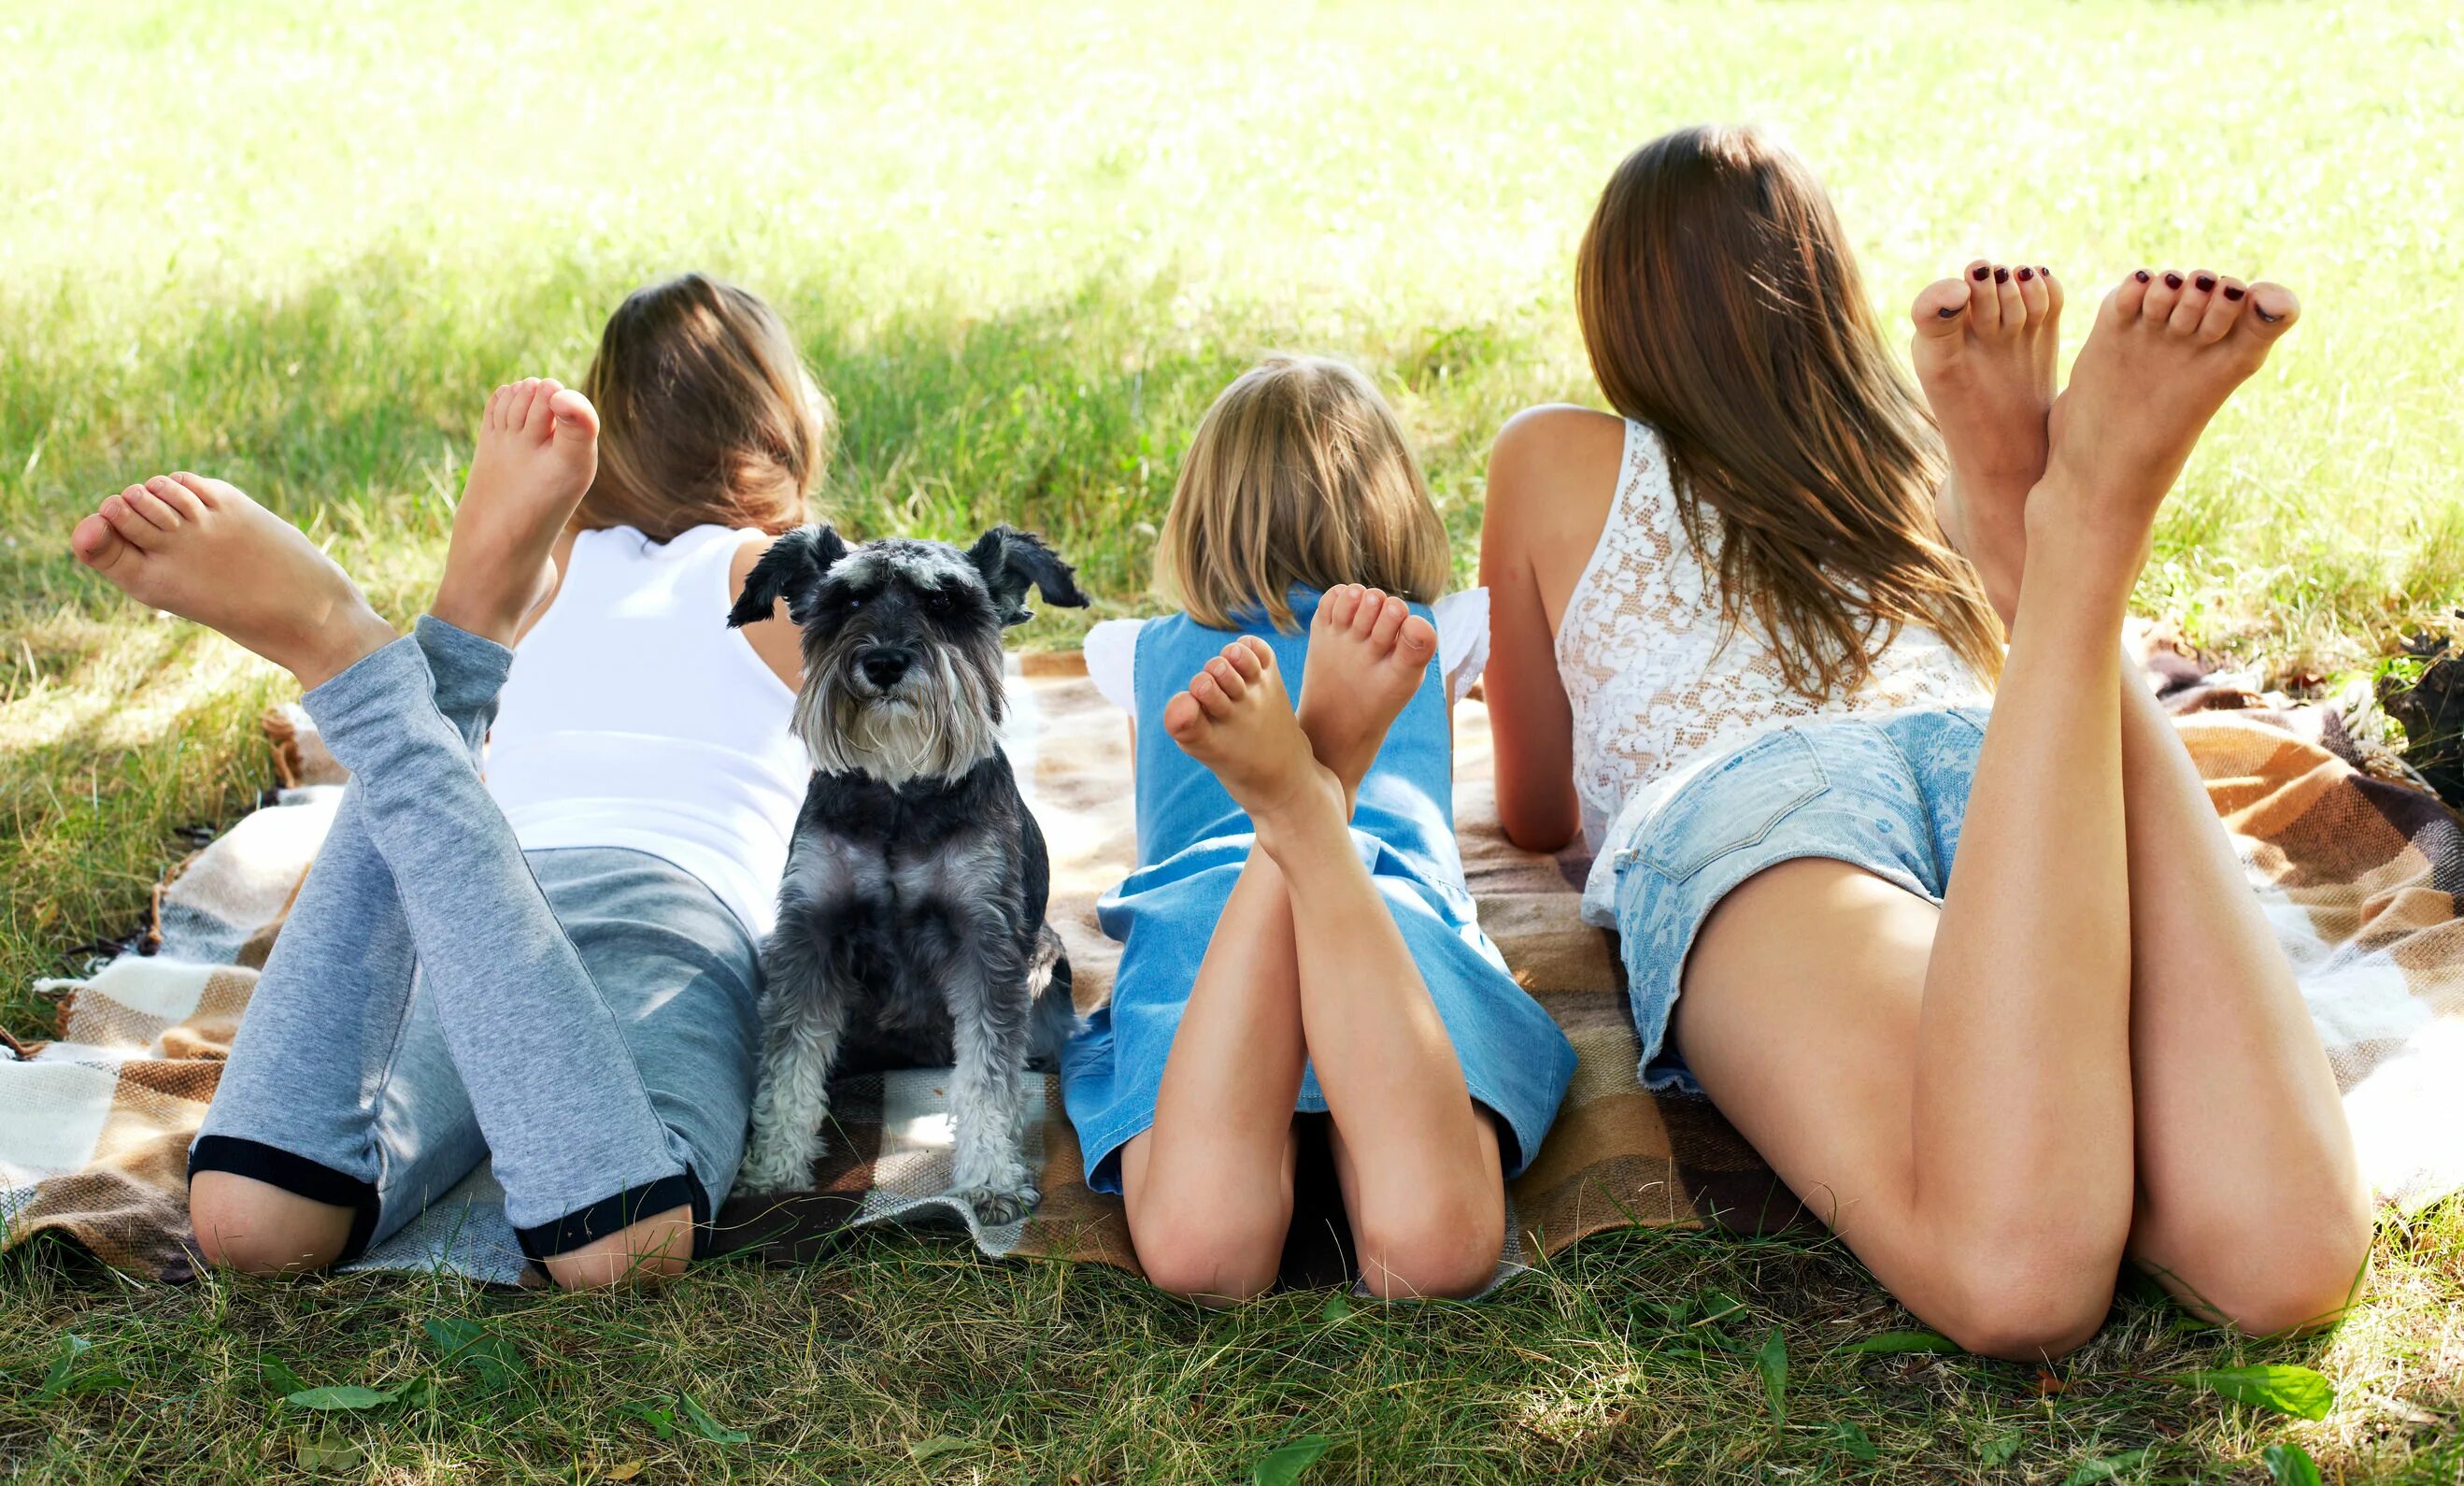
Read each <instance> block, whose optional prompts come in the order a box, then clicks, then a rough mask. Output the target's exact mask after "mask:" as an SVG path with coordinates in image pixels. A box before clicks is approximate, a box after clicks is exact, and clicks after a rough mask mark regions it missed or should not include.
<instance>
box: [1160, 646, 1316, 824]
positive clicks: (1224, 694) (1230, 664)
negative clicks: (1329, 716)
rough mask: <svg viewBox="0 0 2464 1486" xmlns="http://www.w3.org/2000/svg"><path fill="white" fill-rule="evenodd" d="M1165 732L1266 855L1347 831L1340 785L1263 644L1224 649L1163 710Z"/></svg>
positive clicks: (1190, 679) (1279, 670)
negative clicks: (1304, 837) (1310, 835)
mask: <svg viewBox="0 0 2464 1486" xmlns="http://www.w3.org/2000/svg"><path fill="white" fill-rule="evenodd" d="M1163 728H1164V731H1165V732H1167V733H1169V734H1171V735H1172V741H1173V742H1174V743H1178V744H1180V748H1181V751H1182V752H1184V753H1186V754H1188V755H1189V756H1190V757H1191V758H1193V759H1196V760H1197V761H1198V762H1199V763H1200V764H1203V765H1206V766H1207V768H1209V769H1210V770H1212V771H1213V772H1214V774H1215V777H1216V778H1217V779H1219V780H1221V781H1222V783H1223V787H1224V788H1225V789H1226V790H1227V791H1229V792H1230V794H1231V796H1232V799H1233V802H1234V803H1235V804H1237V805H1239V806H1240V807H1241V809H1242V810H1245V811H1247V812H1248V815H1249V823H1250V824H1251V825H1253V826H1255V827H1256V828H1257V831H1258V844H1259V845H1260V846H1261V847H1264V848H1265V851H1266V854H1268V855H1270V856H1272V855H1275V854H1277V852H1278V850H1279V848H1280V847H1281V846H1282V845H1284V844H1287V843H1289V842H1291V841H1292V840H1293V839H1294V837H1295V836H1296V835H1299V834H1301V833H1306V832H1311V831H1320V830H1323V829H1324V828H1326V827H1328V826H1330V825H1331V827H1332V828H1333V829H1334V831H1335V832H1341V831H1342V830H1343V827H1344V822H1345V820H1346V819H1347V818H1348V815H1349V812H1348V810H1346V809H1345V805H1344V794H1343V785H1342V781H1340V780H1338V779H1336V778H1335V776H1334V772H1333V770H1331V769H1330V768H1328V767H1327V766H1326V765H1323V764H1321V763H1319V762H1318V760H1317V755H1316V754H1315V753H1314V752H1312V751H1311V750H1310V748H1309V735H1308V734H1306V733H1304V732H1302V731H1301V724H1300V720H1299V719H1298V718H1296V717H1294V716H1293V715H1292V703H1291V699H1290V697H1289V696H1288V695H1287V693H1286V692H1285V690H1284V677H1283V672H1282V670H1281V669H1280V668H1279V667H1277V666H1276V664H1275V653H1274V652H1273V651H1272V650H1269V649H1268V648H1267V647H1266V644H1265V641H1263V640H1260V639H1257V638H1255V637H1253V636H1250V635H1243V636H1242V637H1241V638H1240V639H1238V640H1235V641H1233V642H1232V643H1231V644H1229V645H1226V646H1224V647H1223V653H1222V654H1221V655H1218V656H1216V657H1215V658H1214V659H1213V660H1210V661H1208V662H1207V663H1206V665H1205V666H1204V668H1202V669H1201V670H1200V671H1199V673H1198V674H1197V675H1196V676H1191V677H1190V678H1189V690H1187V691H1185V692H1182V693H1180V694H1179V695H1177V696H1176V697H1174V698H1173V699H1172V700H1170V701H1168V702H1166V703H1165V704H1164V709H1163Z"/></svg>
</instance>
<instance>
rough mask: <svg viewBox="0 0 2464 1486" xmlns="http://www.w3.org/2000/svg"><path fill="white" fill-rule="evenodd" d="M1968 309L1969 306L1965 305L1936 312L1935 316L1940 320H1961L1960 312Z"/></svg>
mask: <svg viewBox="0 0 2464 1486" xmlns="http://www.w3.org/2000/svg"><path fill="white" fill-rule="evenodd" d="M1966 308H1967V306H1966V305H1964V304H1963V305H1957V306H1954V307H1953V308H1950V309H1947V310H1936V311H1934V316H1935V318H1937V319H1940V320H1956V319H1958V318H1959V312H1960V311H1961V310H1963V309H1966Z"/></svg>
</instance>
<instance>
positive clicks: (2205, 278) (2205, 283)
mask: <svg viewBox="0 0 2464 1486" xmlns="http://www.w3.org/2000/svg"><path fill="white" fill-rule="evenodd" d="M2215 286H2216V276H2215V275H2213V274H2201V275H2200V276H2199V289H2200V291H2201V292H2202V293H2204V292H2206V291H2207V290H2210V289H2212V288H2214V287H2215Z"/></svg>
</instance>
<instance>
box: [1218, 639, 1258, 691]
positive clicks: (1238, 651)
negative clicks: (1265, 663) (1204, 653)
mask: <svg viewBox="0 0 2464 1486" xmlns="http://www.w3.org/2000/svg"><path fill="white" fill-rule="evenodd" d="M1223 660H1224V661H1225V663H1227V664H1228V665H1230V666H1231V668H1232V669H1233V671H1234V672H1235V673H1237V674H1238V675H1239V676H1241V677H1242V678H1243V680H1250V681H1254V680H1256V679H1257V678H1258V674H1259V670H1260V667H1259V665H1258V653H1257V652H1255V651H1253V650H1251V649H1250V648H1249V647H1248V646H1246V645H1243V644H1242V643H1241V642H1240V641H1239V640H1234V641H1233V642H1232V643H1231V644H1229V645H1226V646H1224V647H1223Z"/></svg>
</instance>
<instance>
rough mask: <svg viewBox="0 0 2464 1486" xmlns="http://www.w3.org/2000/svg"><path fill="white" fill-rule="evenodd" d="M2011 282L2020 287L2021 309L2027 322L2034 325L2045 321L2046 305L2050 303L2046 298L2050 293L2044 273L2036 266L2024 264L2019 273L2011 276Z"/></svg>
mask: <svg viewBox="0 0 2464 1486" xmlns="http://www.w3.org/2000/svg"><path fill="white" fill-rule="evenodd" d="M2011 281H2012V282H2013V283H2014V284H2017V285H2018V286H2019V307H2020V309H2021V311H2022V312H2023V313H2024V314H2025V316H2026V319H2027V322H2028V323H2029V324H2032V325H2033V324H2035V323H2036V322H2039V321H2041V320H2043V319H2044V318H2045V309H2046V305H2047V304H2048V303H2049V302H2050V301H2049V300H2048V299H2047V298H2046V296H2047V294H2048V292H2049V291H2048V289H2047V287H2046V284H2045V277H2044V275H2043V273H2042V272H2041V271H2039V270H2038V269H2036V268H2035V266H2034V265H2031V264H2022V265H2021V266H2020V268H2019V271H2018V272H2017V273H2015V274H2013V275H2012V276H2011Z"/></svg>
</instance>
